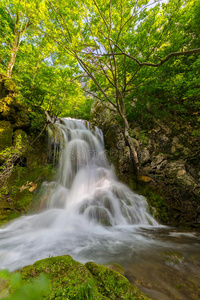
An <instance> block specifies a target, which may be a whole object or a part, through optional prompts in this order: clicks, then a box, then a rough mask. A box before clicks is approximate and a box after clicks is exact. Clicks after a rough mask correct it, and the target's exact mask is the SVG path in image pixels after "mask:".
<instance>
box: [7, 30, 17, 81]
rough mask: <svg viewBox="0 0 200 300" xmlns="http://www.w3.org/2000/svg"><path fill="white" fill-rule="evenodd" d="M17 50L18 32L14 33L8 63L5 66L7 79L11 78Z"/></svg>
mask: <svg viewBox="0 0 200 300" xmlns="http://www.w3.org/2000/svg"><path fill="white" fill-rule="evenodd" d="M18 49H19V32H16V31H15V40H14V43H13V44H12V51H11V55H10V61H9V63H8V66H7V76H8V78H11V76H12V69H13V67H14V65H15V59H16V56H17V51H18Z"/></svg>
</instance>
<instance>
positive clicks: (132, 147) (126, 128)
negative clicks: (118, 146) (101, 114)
mask: <svg viewBox="0 0 200 300" xmlns="http://www.w3.org/2000/svg"><path fill="white" fill-rule="evenodd" d="M122 119H123V123H124V137H125V139H126V141H127V143H128V146H129V148H130V151H131V154H132V161H133V168H134V172H135V176H137V174H138V171H139V160H138V155H137V151H136V148H135V145H134V142H133V140H132V138H131V137H130V135H129V124H128V121H127V118H126V116H125V115H123V116H122Z"/></svg>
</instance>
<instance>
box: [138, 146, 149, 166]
mask: <svg viewBox="0 0 200 300" xmlns="http://www.w3.org/2000/svg"><path fill="white" fill-rule="evenodd" d="M139 160H140V163H141V165H142V166H144V165H146V164H147V163H149V162H150V161H151V155H150V152H149V150H148V149H144V150H143V151H141V153H140V155H139Z"/></svg>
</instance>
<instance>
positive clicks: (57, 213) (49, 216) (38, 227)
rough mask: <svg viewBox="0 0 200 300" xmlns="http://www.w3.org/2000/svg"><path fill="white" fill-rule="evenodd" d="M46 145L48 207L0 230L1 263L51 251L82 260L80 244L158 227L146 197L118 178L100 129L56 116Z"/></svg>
mask: <svg viewBox="0 0 200 300" xmlns="http://www.w3.org/2000/svg"><path fill="white" fill-rule="evenodd" d="M49 149H50V150H49V151H50V153H49V156H51V158H53V162H54V163H56V162H57V164H58V174H57V178H56V180H55V181H54V182H51V183H44V186H46V187H48V188H51V193H50V196H49V199H48V203H47V207H46V209H44V210H43V211H42V212H40V213H38V214H34V215H29V216H23V217H21V218H18V219H16V220H15V221H13V222H12V223H11V224H9V225H8V226H7V227H5V228H3V229H1V230H0V268H5V267H6V268H9V269H10V270H14V269H17V268H20V267H22V266H24V265H27V264H30V263H33V262H34V261H36V260H38V259H40V258H44V257H48V256H49V255H60V254H71V255H73V254H74V256H75V257H76V258H78V259H80V260H81V255H82V254H81V255H80V257H79V255H78V254H80V253H81V252H80V249H82V250H84V251H85V250H86V249H88V248H90V247H91V245H94V244H95V245H97V244H98V243H99V241H100V240H101V238H103V239H104V240H105V239H106V236H108V234H109V235H110V233H112V236H114V235H115V234H116V232H117V231H119V228H121V229H120V230H122V228H126V230H127V231H128V230H129V229H128V228H132V227H133V226H136V227H138V226H143V227H144V226H147V227H148V226H151V227H153V226H158V223H157V222H156V221H155V219H154V218H153V217H152V216H151V215H150V214H149V212H148V205H147V202H146V199H145V198H144V197H142V196H140V195H137V194H136V193H134V192H133V191H131V190H130V189H129V188H128V187H127V186H126V185H124V184H122V183H120V182H119V181H118V180H117V178H116V176H115V173H114V171H113V168H112V167H111V166H110V164H109V163H108V161H107V158H106V156H105V153H104V145H103V136H102V133H101V131H100V130H99V129H98V128H95V129H94V130H93V131H91V130H90V129H89V125H88V123H87V122H85V121H81V120H73V119H59V120H58V121H57V122H56V124H55V130H52V129H51V128H49ZM123 230H124V229H123ZM123 235H124V233H123V234H122V237H121V238H122V240H123V238H124V237H123ZM117 239H118V238H117ZM100 243H101V242H100ZM88 259H90V257H89V255H88Z"/></svg>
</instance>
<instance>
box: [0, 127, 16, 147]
mask: <svg viewBox="0 0 200 300" xmlns="http://www.w3.org/2000/svg"><path fill="white" fill-rule="evenodd" d="M12 133H13V127H12V125H11V123H10V122H8V121H0V151H2V150H4V149H5V148H8V147H11V146H12Z"/></svg>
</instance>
